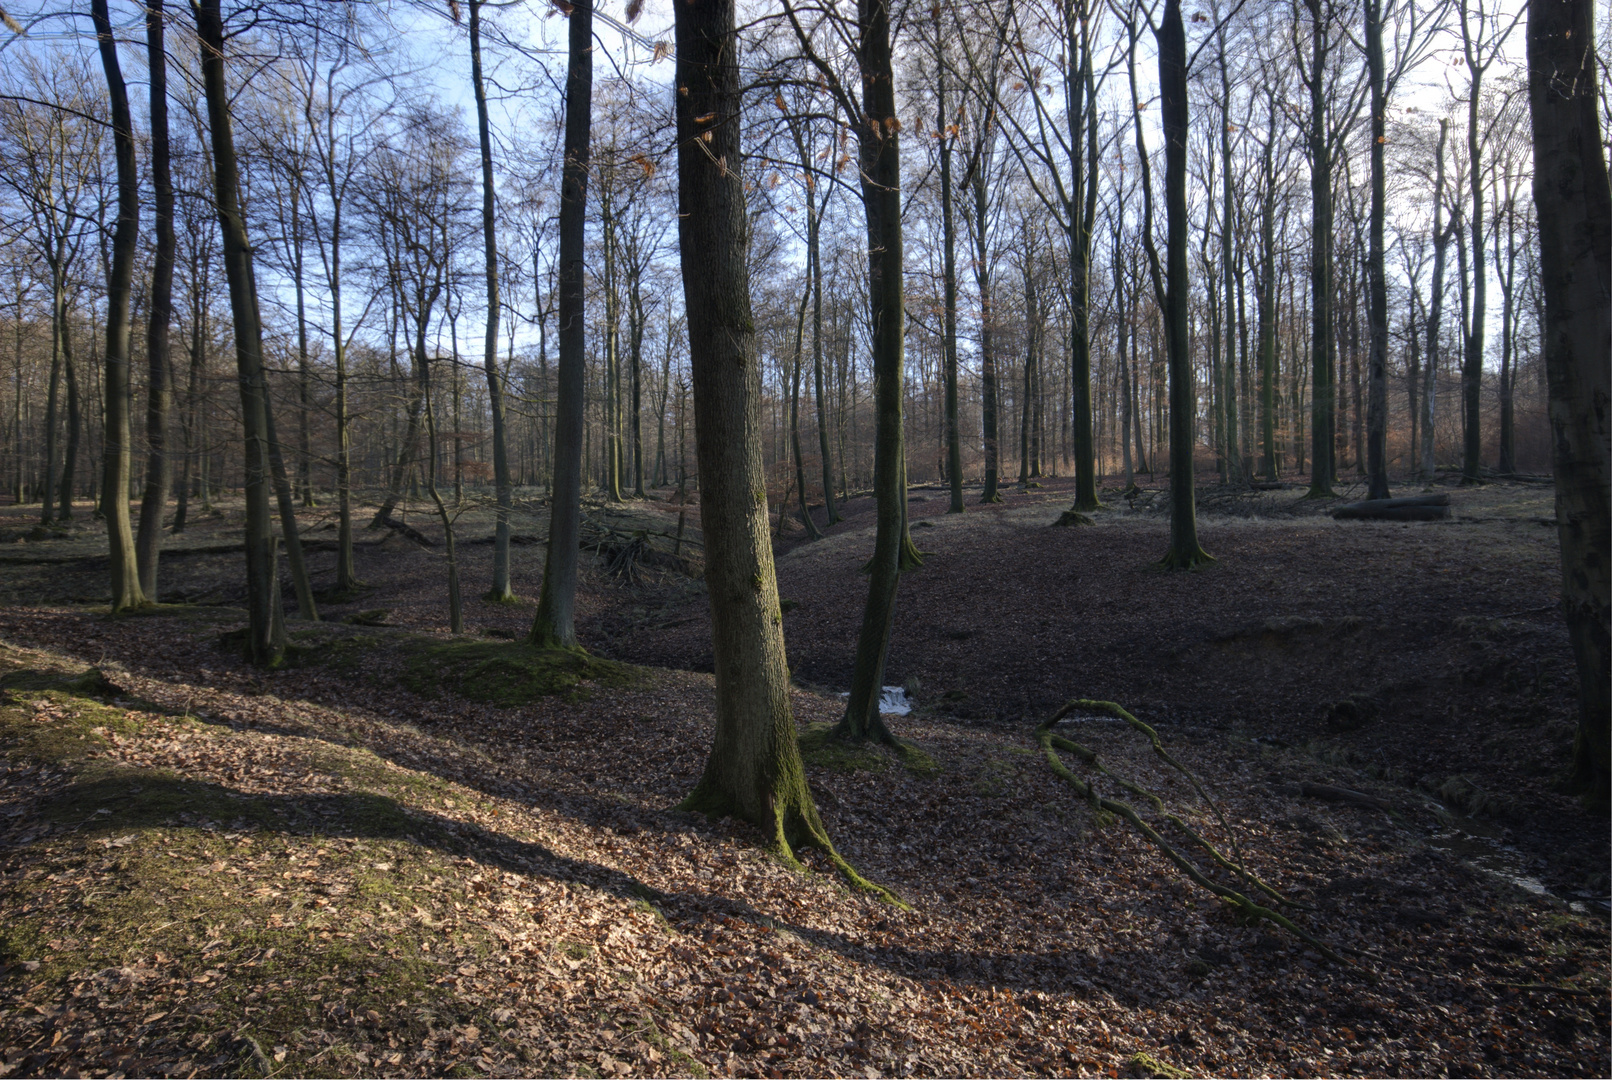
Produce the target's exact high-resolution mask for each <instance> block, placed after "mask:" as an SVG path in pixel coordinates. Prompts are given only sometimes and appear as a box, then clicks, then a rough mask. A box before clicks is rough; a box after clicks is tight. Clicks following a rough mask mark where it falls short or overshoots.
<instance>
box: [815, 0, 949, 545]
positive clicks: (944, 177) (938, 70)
mask: <svg viewBox="0 0 1612 1080" xmlns="http://www.w3.org/2000/svg"><path fill="white" fill-rule="evenodd" d="M940 26H941V19H940V9H939V7H936V9H935V131H936V132H937V133H938V134H939V137H940V229H941V245H942V247H941V258H942V271H941V272H942V274H943V275H944V277H943V280H942V282H941V288H942V297H943V303H944V304H945V316H944V318H945V322H944V325H943V327H942V331H941V332H942V335H943V336H944V338H945V342H944V346H945V350H946V358H945V374H944V378H945V384H946V385H945V415H944V418H943V421H942V422H943V424H944V425H945V442H946V479H947V482H948V483H949V484H950V486H951V504H950V505H949V506H948V507H947V508H946V512H947V513H948V514H961V513H962V512H963V441H962V432H961V431H960V430H959V428H958V424H957V222H956V219H955V216H954V215H953V212H952V144H953V142H954V141H955V140H956V135H955V133H954V132H953V131H952V130H950V129H949V128H948V126H947V125H948V124H949V123H950V121H949V120H948V119H947V113H946V55H945V49H944V48H943V46H942V42H941V34H940ZM825 445H826V444H825ZM825 490H826V489H825Z"/></svg>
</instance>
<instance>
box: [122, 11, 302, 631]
mask: <svg viewBox="0 0 1612 1080" xmlns="http://www.w3.org/2000/svg"><path fill="white" fill-rule="evenodd" d="M165 17H166V16H165V15H164V14H163V9H162V0H146V56H147V59H148V64H147V68H148V70H149V72H150V86H151V114H150V123H151V184H152V187H153V188H154V189H155V194H156V201H155V213H154V214H153V217H152V224H153V226H154V227H155V230H156V234H157V248H156V255H155V257H154V258H153V260H152V263H151V305H150V310H149V311H148V312H147V314H146V362H147V366H148V370H149V372H150V374H149V375H148V377H147V382H146V446H147V452H146V487H145V493H144V494H143V495H142V496H141V499H140V531H139V534H138V535H137V536H136V537H135V557H136V560H137V561H138V563H139V568H140V591H141V592H143V593H145V595H146V598H147V599H149V600H152V601H155V600H156V599H157V561H158V559H159V558H160V556H161V553H162V514H163V510H164V509H165V508H166V507H167V505H168V489H169V487H170V486H171V483H172V477H173V465H172V463H171V462H170V460H169V455H168V413H169V409H170V406H171V402H172V399H173V391H172V389H171V383H172V378H171V373H172V371H173V364H172V358H171V357H170V355H169V349H168V324H169V321H170V319H171V318H172V316H173V289H174V185H173V175H172V171H171V170H170V168H169V153H168V68H167V53H166V51H165V49H164V45H163V19H164V18H165ZM298 276H299V279H300V274H299V275H298ZM297 314H298V323H299V326H300V324H301V314H302V296H301V290H300V288H299V289H298V294H297ZM303 359H304V365H303V366H304V369H306V366H307V365H306V349H304V357H303Z"/></svg>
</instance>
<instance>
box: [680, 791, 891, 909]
mask: <svg viewBox="0 0 1612 1080" xmlns="http://www.w3.org/2000/svg"><path fill="white" fill-rule="evenodd" d="M789 802H790V803H791V804H792V805H780V803H779V802H778V801H777V800H773V801H772V803H771V807H770V813H769V814H768V815H767V816H768V817H769V818H770V819H771V820H769V821H751V822H750V823H751V824H752V825H756V826H758V827H760V828H762V829H764V830H766V831H767V832H769V833H770V834H771V836H772V840H771V843H770V845H769V846H770V847H771V849H772V852H773V854H775V855H777V856H778V857H779V858H780V859H782V860H783V861H784V862H785V863H786V864H788V865H789V866H791V867H793V868H794V869H796V870H800V871H802V872H804V871H805V870H806V866H805V865H804V864H803V863H802V862H801V861H800V859H799V857H797V855H796V854H795V853H796V852H797V851H804V850H806V849H807V848H816V849H817V850H818V851H821V852H822V853H823V854H824V855H826V856H828V860H829V862H831V863H833V864H834V869H836V870H838V871H839V872H840V876H841V877H843V878H844V879H845V881H846V884H848V885H850V886H851V887H852V888H853V889H856V890H857V891H858V892H865V893H871V894H872V895H874V896H877V897H878V898H879V899H881V900H883V901H885V902H886V903H888V904H894V905H895V906H896V907H898V908H900V909H901V910H903V911H911V910H912V905H911V904H908V903H907V902H906V901H905V900H903V899H901V897H899V896H897V895H896V894H895V893H893V892H891V891H890V890H889V889H887V888H885V887H884V886H883V885H879V884H877V883H876V882H872V881H869V880H868V879H867V878H865V877H863V876H862V875H861V874H859V873H857V870H856V867H854V866H852V865H851V864H850V863H849V862H848V861H847V860H846V859H845V857H844V856H843V855H841V854H840V853H839V852H838V851H835V850H834V842H833V841H832V840H830V839H829V838H828V830H827V829H825V828H824V827H823V820H822V818H820V817H819V816H818V814H817V807H816V806H814V805H813V804H812V802H811V799H810V797H809V796H808V797H806V798H805V799H803V800H799V804H798V805H793V804H794V803H796V800H789ZM677 808H678V809H679V810H684V811H687V812H689V813H695V814H704V815H705V816H706V817H708V818H710V819H712V820H715V819H716V818H719V817H736V818H740V819H746V820H747V819H748V818H749V815H747V814H745V813H743V812H742V811H741V808H740V806H739V804H738V801H737V800H736V799H734V798H733V797H732V796H730V795H727V794H725V793H723V792H722V791H720V790H718V788H717V786H716V785H714V784H710V783H708V782H707V781H706V780H705V779H703V778H702V779H701V781H700V783H699V784H697V785H695V788H694V790H693V791H691V792H689V795H688V797H687V798H686V799H684V800H683V801H682V802H681V803H679V804H678V806H677Z"/></svg>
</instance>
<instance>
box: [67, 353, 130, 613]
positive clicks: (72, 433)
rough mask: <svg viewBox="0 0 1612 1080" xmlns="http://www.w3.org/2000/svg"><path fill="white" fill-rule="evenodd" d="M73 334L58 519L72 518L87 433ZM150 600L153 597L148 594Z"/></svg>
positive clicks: (68, 369) (68, 362)
mask: <svg viewBox="0 0 1612 1080" xmlns="http://www.w3.org/2000/svg"><path fill="white" fill-rule="evenodd" d="M72 340H73V339H72V334H71V332H70V331H68V329H67V327H66V326H63V327H62V370H63V372H65V373H66V375H67V446H66V448H65V450H64V451H63V453H62V482H61V485H60V486H59V487H58V488H57V495H58V499H59V503H58V505H59V507H60V509H59V510H58V511H57V514H56V520H58V521H62V522H66V521H71V520H72V518H73V479H74V477H76V476H77V475H78V445H79V436H80V432H82V431H83V430H84V406H83V402H82V399H81V398H80V397H79V393H78V365H77V364H75V363H74V362H73V345H72ZM147 598H148V599H149V598H150V594H148V596H147Z"/></svg>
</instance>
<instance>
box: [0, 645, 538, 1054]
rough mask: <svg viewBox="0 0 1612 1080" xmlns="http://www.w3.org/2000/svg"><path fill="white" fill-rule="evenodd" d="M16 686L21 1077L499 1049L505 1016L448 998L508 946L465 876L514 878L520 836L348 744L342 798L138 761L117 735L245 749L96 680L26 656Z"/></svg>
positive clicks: (13, 657) (13, 825) (10, 999)
mask: <svg viewBox="0 0 1612 1080" xmlns="http://www.w3.org/2000/svg"><path fill="white" fill-rule="evenodd" d="M0 671H3V672H4V675H3V677H0V803H3V804H4V806H5V810H6V822H7V824H6V826H5V829H4V831H6V832H7V833H8V834H9V835H7V836H6V837H5V846H6V847H8V848H9V849H10V854H9V857H8V859H7V864H8V866H7V869H8V871H9V872H8V873H6V874H5V875H3V877H0V908H3V909H4V910H5V911H7V912H8V917H7V919H6V920H5V921H4V923H3V925H0V1001H4V1002H5V1003H6V1004H7V1006H8V1007H7V1008H5V1009H0V1028H9V1029H11V1030H9V1031H6V1032H5V1035H6V1036H7V1037H6V1039H5V1040H4V1041H5V1042H6V1043H7V1044H10V1045H11V1046H12V1047H13V1049H12V1050H10V1051H7V1052H6V1055H5V1065H6V1073H7V1074H8V1075H48V1074H50V1073H52V1072H55V1071H56V1070H55V1069H54V1068H53V1067H52V1062H53V1061H54V1060H56V1057H57V1055H58V1054H70V1055H72V1058H73V1060H77V1061H80V1062H82V1061H84V1060H86V1059H92V1060H98V1061H99V1062H100V1063H101V1064H102V1065H103V1066H104V1067H106V1068H111V1069H114V1070H116V1071H119V1072H123V1073H126V1074H129V1075H187V1074H194V1073H201V1074H211V1075H249V1076H250V1075H260V1076H261V1075H282V1074H283V1075H305V1076H345V1075H356V1074H359V1073H373V1072H382V1073H384V1072H387V1071H391V1070H395V1069H400V1068H406V1067H408V1066H409V1065H411V1064H413V1061H412V1057H411V1059H410V1060H409V1061H405V1058H404V1052H405V1048H409V1049H408V1050H407V1052H408V1053H409V1054H410V1055H414V1054H418V1053H420V1049H419V1048H421V1047H431V1048H432V1049H431V1051H430V1052H431V1054H432V1056H433V1057H434V1060H436V1061H437V1062H451V1061H453V1060H455V1059H457V1060H458V1061H459V1062H461V1063H463V1062H465V1060H466V1059H467V1058H471V1057H473V1056H474V1055H475V1054H476V1053H477V1052H479V1051H480V1050H481V1049H483V1048H489V1047H492V1046H494V1045H495V1044H496V1043H498V1042H499V1041H500V1038H499V1037H498V1036H497V1035H495V1034H493V1032H494V1031H495V1030H496V1028H497V1026H498V1025H497V1023H496V1021H495V1020H494V1019H493V1018H492V1016H491V1015H490V1014H491V1012H492V1011H493V1010H494V1009H495V1006H496V1002H495V1001H492V1000H489V999H487V998H485V997H480V996H472V997H465V996H463V995H461V994H460V993H458V992H457V990H456V987H455V978H454V973H455V972H456V971H461V972H462V971H463V969H464V965H465V962H466V960H467V959H470V960H471V961H472V962H474V961H475V960H476V958H478V957H485V956H486V955H488V954H490V953H491V951H492V950H493V948H494V945H495V943H494V942H493V941H492V940H491V938H490V937H489V936H488V935H487V934H486V933H485V932H484V931H483V930H482V929H481V928H479V927H478V926H477V925H476V924H475V923H474V922H473V921H471V920H464V919H460V918H457V917H456V911H458V910H460V904H461V901H467V897H466V896H465V893H464V891H463V890H462V889H456V888H454V887H453V885H452V884H451V883H453V882H455V881H456V880H457V879H458V878H459V876H460V875H459V874H458V873H457V871H456V868H455V863H456V862H457V861H458V860H459V859H460V857H461V856H462V855H463V854H465V853H468V854H471V855H474V856H476V857H477V861H484V862H491V863H494V864H497V863H499V862H501V861H503V859H502V856H503V855H504V854H506V853H505V852H503V851H502V850H501V849H502V848H506V847H508V846H510V845H512V844H515V843H516V842H515V841H513V840H511V839H509V838H507V837H496V836H493V835H491V834H486V833H484V832H481V831H480V830H478V829H475V828H473V827H472V828H469V829H467V828H466V827H464V826H463V825H454V824H452V823H449V822H445V821H442V820H439V819H436V818H435V817H434V815H432V814H430V813H428V812H423V811H421V810H419V809H416V808H414V807H411V806H408V805H406V804H405V803H403V802H400V801H399V798H398V797H396V796H399V795H409V796H419V795H421V794H430V793H427V792H423V791H420V790H416V789H418V788H421V786H422V785H423V786H424V787H435V786H442V787H446V786H447V785H446V784H445V782H442V781H439V780H437V779H436V778H434V777H422V776H419V775H418V774H410V773H407V772H405V771H403V770H395V771H394V770H391V769H388V768H387V767H386V765H385V763H384V762H382V761H381V760H380V759H378V758H376V757H375V756H374V755H373V754H370V753H369V752H367V751H352V750H347V749H345V748H339V747H330V748H328V749H324V750H323V751H322V754H323V757H327V758H331V759H332V760H331V762H330V763H331V764H337V765H345V768H338V769H335V770H332V774H331V776H330V781H334V782H336V783H345V784H346V786H347V787H348V788H349V789H350V790H345V791H337V792H330V791H317V790H315V791H311V792H309V793H307V794H296V795H285V794H271V795H264V794H249V793H246V792H242V791H236V790H232V789H230V788H228V787H225V786H223V785H221V784H219V783H214V782H209V781H207V780H204V779H200V778H195V777H186V776H182V775H179V774H176V773H174V772H171V771H169V770H166V769H161V768H135V767H130V766H129V765H127V764H123V763H121V762H120V761H118V760H117V755H116V753H115V752H113V751H115V750H116V748H117V747H116V743H117V742H118V741H119V740H122V741H124V742H127V741H129V740H131V739H134V738H136V737H138V736H140V735H142V734H151V735H153V736H158V737H160V736H163V735H169V736H171V735H173V734H174V733H175V732H178V733H183V732H184V730H185V729H187V728H195V729H197V731H196V734H198V735H201V736H212V737H214V738H216V739H221V740H228V739H231V738H239V737H240V736H235V735H234V734H233V733H230V732H224V731H220V730H219V729H217V728H216V727H214V726H212V725H208V724H205V723H204V722H202V721H199V720H189V719H184V718H174V717H166V716H154V715H150V714H141V713H137V712H132V711H129V710H126V709H124V708H120V707H114V706H109V705H107V704H106V703H105V702H103V701H101V700H99V699H98V698H97V697H94V696H89V695H87V694H85V693H84V692H83V690H84V688H86V687H90V688H96V687H99V686H100V685H101V683H100V681H99V677H98V673H96V678H93V679H92V678H88V677H86V675H84V674H78V675H75V674H74V673H72V672H71V671H69V670H57V669H53V668H51V667H49V666H42V665H30V664H28V663H27V662H26V658H23V657H20V656H19V655H18V654H17V653H15V652H11V651H5V652H4V653H3V654H0ZM92 671H93V669H92ZM159 727H160V728H161V729H163V730H161V731H158V730H157V729H158V728H159ZM335 758H341V759H342V761H341V762H336V761H335V760H334V759H335ZM477 880H479V879H477ZM7 1014H9V1017H10V1018H9V1019H5V1017H6V1016H7ZM53 1030H54V1034H52V1032H53ZM483 1032H485V1033H487V1034H485V1035H483V1034H482V1033H483ZM35 1036H37V1037H35ZM64 1036H70V1037H66V1038H64ZM444 1051H447V1052H446V1053H445V1052H444ZM454 1051H457V1053H455V1052H454ZM482 1071H484V1070H482V1069H480V1068H478V1067H476V1066H474V1065H467V1064H460V1065H458V1066H454V1067H450V1068H448V1069H447V1072H448V1073H449V1074H450V1075H453V1074H455V1073H456V1072H469V1073H479V1072H482Z"/></svg>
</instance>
